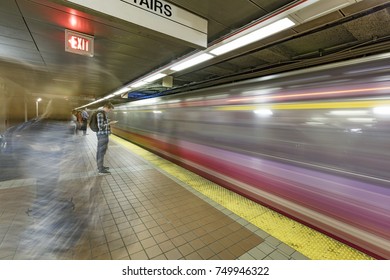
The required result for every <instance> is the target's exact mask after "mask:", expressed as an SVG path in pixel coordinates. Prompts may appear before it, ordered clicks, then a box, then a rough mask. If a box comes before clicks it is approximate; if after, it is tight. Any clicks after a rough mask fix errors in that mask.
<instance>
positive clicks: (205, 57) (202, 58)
mask: <svg viewBox="0 0 390 280" xmlns="http://www.w3.org/2000/svg"><path fill="white" fill-rule="evenodd" d="M213 57H214V56H213V55H211V54H207V53H202V54H200V55H198V54H196V56H194V57H193V58H190V59H189V60H185V61H183V62H181V63H179V64H177V65H175V66H173V67H171V70H173V71H180V70H184V69H186V68H189V67H191V66H194V65H197V64H199V63H202V62H205V61H207V60H209V59H212V58H213Z"/></svg>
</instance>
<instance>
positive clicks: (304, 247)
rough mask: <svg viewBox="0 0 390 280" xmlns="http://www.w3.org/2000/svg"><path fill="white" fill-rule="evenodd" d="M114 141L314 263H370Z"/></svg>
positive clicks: (306, 229) (293, 223) (316, 234)
mask: <svg viewBox="0 0 390 280" xmlns="http://www.w3.org/2000/svg"><path fill="white" fill-rule="evenodd" d="M111 139H112V140H113V141H115V142H117V143H118V144H121V145H122V146H124V147H126V148H128V149H130V150H131V151H132V152H133V153H135V154H137V155H139V156H140V157H142V158H144V159H145V160H146V161H148V162H149V163H151V164H152V165H154V166H155V167H156V168H158V169H160V170H162V171H164V172H166V173H167V174H169V175H171V176H173V177H175V178H177V179H178V180H180V181H182V182H183V183H185V184H187V185H188V186H190V187H192V188H194V189H195V190H197V191H198V192H200V193H202V194H203V195H205V196H207V197H208V198H210V199H212V200H214V201H215V202H217V203H218V204H220V205H222V206H223V207H225V208H226V209H228V210H230V211H232V212H233V213H235V214H236V215H238V216H240V217H241V218H243V219H245V220H247V221H248V222H250V223H252V224H253V225H255V226H257V227H258V228H260V229H262V230H264V231H265V232H267V233H268V234H270V235H271V236H273V237H275V238H277V239H279V240H280V241H281V242H283V243H285V244H287V245H289V246H290V247H292V248H294V249H295V250H296V251H298V252H300V253H301V254H303V255H305V256H306V257H308V258H310V259H314V260H370V259H372V258H371V257H370V256H368V255H366V254H364V253H362V252H360V251H358V250H356V249H354V248H351V247H349V246H347V245H345V244H343V243H341V242H338V241H337V240H334V239H332V238H330V237H328V236H326V235H324V234H322V233H320V232H318V231H315V230H313V229H311V228H309V227H307V226H305V225H303V224H300V223H298V222H296V221H294V220H291V219H289V218H287V217H285V216H283V215H281V214H279V213H277V212H275V211H272V210H270V209H268V208H266V207H263V206H261V205H259V204H257V203H255V202H253V201H251V200H249V199H247V198H245V197H242V196H240V195H238V194H236V193H234V192H231V191H229V190H227V189H225V188H223V187H221V186H218V185H217V184H214V183H213V182H210V181H209V180H207V179H204V178H202V177H200V176H198V175H196V174H194V173H192V172H190V171H188V170H186V169H184V168H182V167H180V166H178V165H176V164H174V163H172V162H169V161H167V160H165V159H163V158H161V157H159V156H157V155H155V154H153V153H151V152H149V151H147V150H145V149H142V148H141V147H139V146H137V145H135V144H132V143H130V142H128V141H126V140H123V139H121V138H119V137H116V136H111Z"/></svg>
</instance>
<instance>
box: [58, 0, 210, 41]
mask: <svg viewBox="0 0 390 280" xmlns="http://www.w3.org/2000/svg"><path fill="white" fill-rule="evenodd" d="M66 2H69V3H74V4H77V5H80V6H83V7H86V8H88V9H92V10H95V11H98V12H100V13H103V14H106V15H109V16H112V17H116V18H119V19H122V20H125V21H127V22H130V23H133V24H136V25H139V26H143V27H145V28H148V29H151V30H154V31H156V32H159V33H162V34H166V35H169V36H171V37H174V38H177V39H179V40H180V41H183V42H188V43H190V44H191V45H194V46H200V47H202V48H206V47H207V20H206V19H204V18H202V17H200V16H198V15H196V14H193V13H190V12H188V11H187V10H184V9H182V8H180V7H178V6H175V5H173V4H172V3H170V2H169V3H168V2H166V1H164V0H110V1H96V0H67V1H66Z"/></svg>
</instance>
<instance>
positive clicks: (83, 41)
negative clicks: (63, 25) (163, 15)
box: [65, 29, 94, 57]
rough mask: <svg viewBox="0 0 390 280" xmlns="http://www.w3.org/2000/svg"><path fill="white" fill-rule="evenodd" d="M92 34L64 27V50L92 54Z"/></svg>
mask: <svg viewBox="0 0 390 280" xmlns="http://www.w3.org/2000/svg"><path fill="white" fill-rule="evenodd" d="M93 39H94V37H93V36H90V35H87V34H83V33H79V32H76V31H72V30H68V29H65V51H67V52H71V53H76V54H81V55H87V56H91V57H92V56H93Z"/></svg>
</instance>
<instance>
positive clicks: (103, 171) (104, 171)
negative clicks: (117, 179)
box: [99, 169, 111, 175]
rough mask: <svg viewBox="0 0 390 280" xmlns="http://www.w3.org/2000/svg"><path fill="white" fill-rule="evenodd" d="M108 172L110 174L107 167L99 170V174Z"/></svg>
mask: <svg viewBox="0 0 390 280" xmlns="http://www.w3.org/2000/svg"><path fill="white" fill-rule="evenodd" d="M108 174H111V172H110V171H108V170H107V169H103V170H99V175H108Z"/></svg>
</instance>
